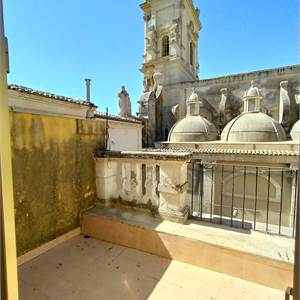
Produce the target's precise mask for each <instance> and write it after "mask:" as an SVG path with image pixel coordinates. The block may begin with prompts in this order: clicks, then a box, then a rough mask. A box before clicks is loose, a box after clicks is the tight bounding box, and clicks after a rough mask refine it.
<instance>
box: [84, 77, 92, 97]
mask: <svg viewBox="0 0 300 300" xmlns="http://www.w3.org/2000/svg"><path fill="white" fill-rule="evenodd" d="M85 86H86V101H87V102H91V79H89V78H86V79H85Z"/></svg>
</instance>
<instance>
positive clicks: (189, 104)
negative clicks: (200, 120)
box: [186, 88, 202, 116]
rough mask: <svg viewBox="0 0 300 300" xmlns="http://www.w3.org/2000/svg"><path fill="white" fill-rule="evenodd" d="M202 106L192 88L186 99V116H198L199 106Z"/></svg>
mask: <svg viewBox="0 0 300 300" xmlns="http://www.w3.org/2000/svg"><path fill="white" fill-rule="evenodd" d="M201 107H202V101H201V100H200V99H199V97H198V95H197V93H196V91H195V89H194V88H193V90H192V94H191V95H190V97H189V98H188V100H187V101H186V111H187V114H186V115H187V116H199V115H200V108H201Z"/></svg>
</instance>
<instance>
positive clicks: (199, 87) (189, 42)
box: [139, 0, 300, 147]
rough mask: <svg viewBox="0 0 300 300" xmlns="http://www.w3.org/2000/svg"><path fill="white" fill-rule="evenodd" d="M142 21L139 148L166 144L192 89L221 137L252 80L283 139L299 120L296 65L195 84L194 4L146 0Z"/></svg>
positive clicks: (196, 36)
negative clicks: (143, 22) (260, 92)
mask: <svg viewBox="0 0 300 300" xmlns="http://www.w3.org/2000/svg"><path fill="white" fill-rule="evenodd" d="M141 9H142V10H143V13H144V21H145V39H144V45H145V46H144V56H143V65H142V68H141V69H140V70H141V72H142V73H143V74H144V82H143V84H144V92H143V94H142V96H141V98H140V101H139V117H141V118H142V119H143V123H144V134H143V138H144V141H143V144H144V146H147V147H153V146H155V145H157V142H162V141H166V140H167V139H168V136H169V132H170V130H171V128H172V126H173V125H174V124H175V123H176V122H177V121H178V120H180V119H181V118H183V117H184V116H185V115H186V112H187V111H186V100H187V99H188V98H189V96H190V95H191V94H192V91H194V90H195V92H196V93H197V95H198V96H199V98H200V99H201V101H202V103H203V105H202V107H201V114H202V115H203V116H204V117H205V118H207V119H208V120H209V121H210V122H212V123H213V124H214V125H215V126H216V128H217V130H218V132H219V134H220V133H221V131H222V129H223V128H224V127H225V126H226V124H227V123H228V122H229V121H230V120H232V119H234V118H235V117H237V116H238V115H239V114H241V113H242V111H243V101H242V97H243V93H244V91H245V90H246V89H247V88H248V87H249V85H250V83H251V81H255V83H256V85H257V86H258V87H259V88H260V90H261V91H262V94H263V96H264V102H263V103H264V104H263V106H262V107H261V110H262V111H263V112H264V113H266V114H267V115H269V116H270V117H272V118H274V119H275V120H277V121H279V122H280V124H282V126H283V127H284V128H285V130H286V134H287V136H289V134H290V130H291V128H292V126H293V124H294V123H295V122H296V121H297V120H298V105H297V104H296V102H295V101H294V99H295V96H297V95H298V94H299V87H300V80H299V74H300V66H299V65H293V66H285V67H280V68H276V69H269V70H258V71H254V72H249V73H242V74H235V75H226V76H223V77H219V78H212V79H205V80H201V79H200V80H199V78H198V73H199V69H200V65H199V60H198V46H199V32H200V30H201V28H202V25H201V21H200V10H199V9H198V8H196V7H195V6H194V4H193V1H192V0H164V1H159V0H147V1H145V2H144V3H142V4H141Z"/></svg>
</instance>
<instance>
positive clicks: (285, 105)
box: [279, 81, 291, 125]
mask: <svg viewBox="0 0 300 300" xmlns="http://www.w3.org/2000/svg"><path fill="white" fill-rule="evenodd" d="M290 105H291V102H290V97H289V94H288V81H281V82H280V103H279V123H280V124H282V125H287V124H288V123H289V112H290Z"/></svg>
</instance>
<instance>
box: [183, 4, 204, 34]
mask: <svg viewBox="0 0 300 300" xmlns="http://www.w3.org/2000/svg"><path fill="white" fill-rule="evenodd" d="M184 1H185V3H186V5H187V7H188V8H189V9H190V10H191V11H192V15H193V17H194V22H195V25H196V26H197V31H199V30H201V28H202V24H201V21H200V20H199V14H198V12H197V9H196V8H195V6H194V3H193V0H184Z"/></svg>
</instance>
